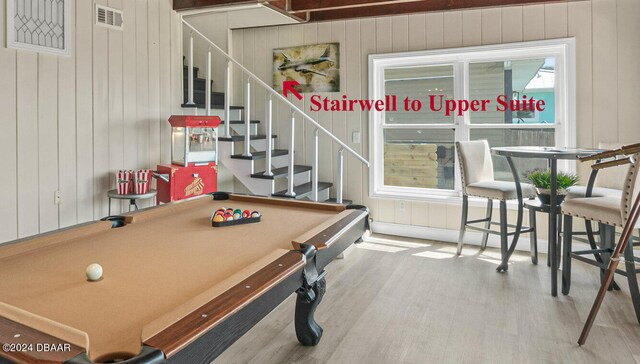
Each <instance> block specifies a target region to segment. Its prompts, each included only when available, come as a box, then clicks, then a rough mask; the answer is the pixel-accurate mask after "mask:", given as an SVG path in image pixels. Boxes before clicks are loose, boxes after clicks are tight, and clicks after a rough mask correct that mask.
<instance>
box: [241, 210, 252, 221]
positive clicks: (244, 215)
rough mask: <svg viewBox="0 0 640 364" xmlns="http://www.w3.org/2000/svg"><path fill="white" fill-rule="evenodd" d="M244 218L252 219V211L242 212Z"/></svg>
mask: <svg viewBox="0 0 640 364" xmlns="http://www.w3.org/2000/svg"><path fill="white" fill-rule="evenodd" d="M242 217H244V218H245V219H248V218H250V217H251V211H249V210H244V211H242Z"/></svg>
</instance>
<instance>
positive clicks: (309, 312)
mask: <svg viewBox="0 0 640 364" xmlns="http://www.w3.org/2000/svg"><path fill="white" fill-rule="evenodd" d="M320 277H321V278H320V279H318V280H317V281H315V283H313V284H312V285H311V286H309V285H307V284H305V285H304V286H302V287H301V288H300V289H299V290H298V291H297V292H296V293H297V294H298V297H297V298H296V316H295V326H296V337H297V338H298V341H300V343H301V344H302V345H304V346H315V345H317V344H318V343H319V342H320V338H321V337H322V327H320V325H318V323H317V322H316V320H315V319H314V318H313V314H314V313H315V312H316V308H317V307H318V305H319V304H320V301H322V297H323V296H324V292H325V291H326V289H327V288H326V287H327V282H326V280H325V278H324V274H320Z"/></svg>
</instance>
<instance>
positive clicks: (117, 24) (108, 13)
mask: <svg viewBox="0 0 640 364" xmlns="http://www.w3.org/2000/svg"><path fill="white" fill-rule="evenodd" d="M96 24H98V25H101V26H103V27H107V28H111V29H117V30H122V26H123V21H122V11H120V10H116V9H112V8H108V7H106V6H102V5H98V4H96Z"/></svg>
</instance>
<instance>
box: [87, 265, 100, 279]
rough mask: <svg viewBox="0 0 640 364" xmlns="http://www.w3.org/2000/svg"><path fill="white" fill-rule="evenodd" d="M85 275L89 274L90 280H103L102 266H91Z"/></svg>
mask: <svg viewBox="0 0 640 364" xmlns="http://www.w3.org/2000/svg"><path fill="white" fill-rule="evenodd" d="M85 273H86V274H87V279H88V280H90V281H97V280H98V279H100V278H102V266H101V265H100V264H96V263H93V264H89V266H87V270H86V272H85Z"/></svg>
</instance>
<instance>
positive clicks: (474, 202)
mask: <svg viewBox="0 0 640 364" xmlns="http://www.w3.org/2000/svg"><path fill="white" fill-rule="evenodd" d="M452 192H453V191H452ZM369 197H370V198H378V199H385V200H402V201H416V202H426V203H438V204H443V205H456V206H462V197H461V196H460V195H459V196H452V195H449V196H447V195H441V194H429V193H426V194H421V195H420V196H416V195H399V194H395V195H391V194H383V193H374V194H371V195H369ZM469 206H471V207H486V206H487V200H486V199H484V198H479V197H471V196H469ZM493 207H494V208H497V207H498V204H496V203H494V205H493ZM507 209H508V210H517V209H518V203H517V202H516V200H509V201H507Z"/></svg>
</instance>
